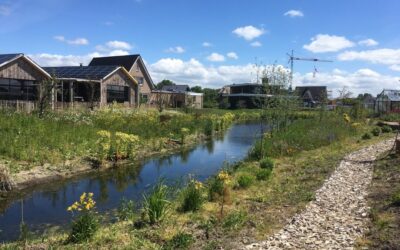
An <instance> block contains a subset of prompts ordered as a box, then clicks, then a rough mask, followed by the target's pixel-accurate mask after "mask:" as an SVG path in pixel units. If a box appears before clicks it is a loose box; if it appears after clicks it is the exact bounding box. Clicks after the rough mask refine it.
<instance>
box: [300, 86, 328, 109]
mask: <svg viewBox="0 0 400 250" xmlns="http://www.w3.org/2000/svg"><path fill="white" fill-rule="evenodd" d="M295 93H296V94H297V96H298V97H299V98H300V100H301V101H302V103H303V106H304V107H309V108H313V107H317V106H319V105H321V104H323V103H326V102H327V101H328V91H327V88H326V86H297V87H296V89H295Z"/></svg>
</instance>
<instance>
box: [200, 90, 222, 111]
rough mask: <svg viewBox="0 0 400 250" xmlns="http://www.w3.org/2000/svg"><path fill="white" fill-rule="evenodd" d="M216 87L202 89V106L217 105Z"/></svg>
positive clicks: (213, 106)
mask: <svg viewBox="0 0 400 250" xmlns="http://www.w3.org/2000/svg"><path fill="white" fill-rule="evenodd" d="M218 92H219V90H218V89H210V88H204V89H203V94H204V96H203V98H204V99H203V106H204V107H205V108H216V107H218V96H219V94H218Z"/></svg>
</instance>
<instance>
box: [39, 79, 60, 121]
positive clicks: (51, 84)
mask: <svg viewBox="0 0 400 250" xmlns="http://www.w3.org/2000/svg"><path fill="white" fill-rule="evenodd" d="M56 86H57V80H56V78H55V77H52V78H50V79H44V80H42V81H41V83H40V84H39V88H38V92H39V99H38V111H39V117H40V118H42V117H43V116H44V113H45V112H46V110H47V109H48V107H49V105H50V103H51V102H52V95H53V90H54V89H55V87H56Z"/></svg>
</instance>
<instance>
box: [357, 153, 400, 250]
mask: <svg viewBox="0 0 400 250" xmlns="http://www.w3.org/2000/svg"><path fill="white" fill-rule="evenodd" d="M368 203H369V206H370V207H371V222H370V223H369V232H368V233H367V235H366V236H365V237H364V238H361V239H360V240H359V241H358V249H363V248H365V247H367V248H369V249H397V248H398V246H399V245H400V239H399V237H398V236H399V235H400V157H399V155H398V154H395V153H391V154H389V155H388V154H385V155H383V156H382V157H381V158H380V159H379V160H378V161H377V162H376V163H375V166H374V174H373V179H372V184H371V187H370V194H369V196H368Z"/></svg>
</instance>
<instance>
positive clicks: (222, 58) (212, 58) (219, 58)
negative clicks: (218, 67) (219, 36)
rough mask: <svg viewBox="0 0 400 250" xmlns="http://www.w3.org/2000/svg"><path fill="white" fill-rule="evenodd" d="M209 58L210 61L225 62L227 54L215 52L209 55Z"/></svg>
mask: <svg viewBox="0 0 400 250" xmlns="http://www.w3.org/2000/svg"><path fill="white" fill-rule="evenodd" d="M207 60H209V61H210V62H223V61H225V56H224V55H221V54H218V53H215V52H214V53H212V54H211V55H209V56H208V57H207Z"/></svg>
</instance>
